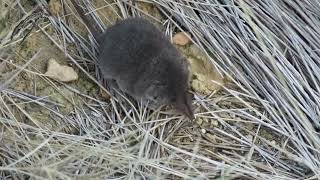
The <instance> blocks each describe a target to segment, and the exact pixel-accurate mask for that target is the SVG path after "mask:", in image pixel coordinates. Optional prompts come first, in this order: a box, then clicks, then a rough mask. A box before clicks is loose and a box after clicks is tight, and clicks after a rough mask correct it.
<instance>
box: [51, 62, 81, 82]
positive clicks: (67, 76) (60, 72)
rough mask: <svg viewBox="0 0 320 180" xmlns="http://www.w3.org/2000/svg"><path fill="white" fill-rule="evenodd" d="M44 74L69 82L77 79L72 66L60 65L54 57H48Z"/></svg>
mask: <svg viewBox="0 0 320 180" xmlns="http://www.w3.org/2000/svg"><path fill="white" fill-rule="evenodd" d="M45 75H46V76H48V77H50V78H52V79H55V80H57V81H61V82H70V81H75V80H77V79H78V74H77V72H75V70H73V68H72V67H69V66H64V65H60V64H59V63H58V62H57V61H56V60H55V59H49V61H48V68H47V72H46V73H45Z"/></svg>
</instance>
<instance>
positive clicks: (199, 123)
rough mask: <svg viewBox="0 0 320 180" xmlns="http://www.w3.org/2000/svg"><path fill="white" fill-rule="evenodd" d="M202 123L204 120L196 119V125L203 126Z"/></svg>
mask: <svg viewBox="0 0 320 180" xmlns="http://www.w3.org/2000/svg"><path fill="white" fill-rule="evenodd" d="M202 122H203V120H202V118H196V123H197V124H198V125H200V126H201V125H202Z"/></svg>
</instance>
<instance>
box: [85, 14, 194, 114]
mask: <svg viewBox="0 0 320 180" xmlns="http://www.w3.org/2000/svg"><path fill="white" fill-rule="evenodd" d="M84 20H85V19H84ZM85 21H86V20H85ZM89 25H90V24H89ZM91 29H93V28H91ZM93 34H94V33H93ZM99 38H100V39H98V42H99V45H100V54H99V57H98V65H99V68H100V70H101V73H102V74H103V77H104V78H105V79H106V80H107V81H108V80H109V81H110V80H115V81H116V83H117V85H118V87H119V88H120V89H121V90H122V91H124V92H126V93H127V94H129V95H130V96H132V97H133V98H135V99H136V100H143V101H148V100H149V102H152V105H153V107H158V106H160V105H172V106H173V107H175V108H176V109H177V110H179V111H180V112H182V113H184V114H185V115H187V116H188V117H189V118H191V119H193V118H194V115H193V111H192V108H191V98H190V96H189V94H188V73H189V72H188V64H187V61H186V60H185V58H184V57H183V56H182V55H181V53H180V52H179V51H178V49H177V48H175V47H174V46H173V45H172V44H171V43H170V41H169V40H168V38H167V37H165V35H164V34H163V33H162V32H161V31H160V30H159V29H158V28H157V27H155V26H154V25H153V24H151V23H150V22H148V21H147V20H145V19H143V18H128V19H125V20H122V21H120V22H118V23H116V24H115V25H113V26H111V27H109V28H107V30H106V31H105V32H104V33H103V34H102V35H101V36H99Z"/></svg>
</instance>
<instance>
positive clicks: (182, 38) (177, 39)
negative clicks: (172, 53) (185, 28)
mask: <svg viewBox="0 0 320 180" xmlns="http://www.w3.org/2000/svg"><path fill="white" fill-rule="evenodd" d="M189 37H190V34H189V33H186V32H178V33H177V34H175V35H174V36H173V38H172V42H173V43H174V44H177V45H180V46H184V45H186V44H188V43H189V42H190V39H189Z"/></svg>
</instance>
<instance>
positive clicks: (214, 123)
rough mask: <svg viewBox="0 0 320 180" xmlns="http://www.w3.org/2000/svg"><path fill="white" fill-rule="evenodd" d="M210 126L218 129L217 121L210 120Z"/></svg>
mask: <svg viewBox="0 0 320 180" xmlns="http://www.w3.org/2000/svg"><path fill="white" fill-rule="evenodd" d="M211 125H212V126H213V127H218V125H219V123H218V121H216V120H212V121H211Z"/></svg>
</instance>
